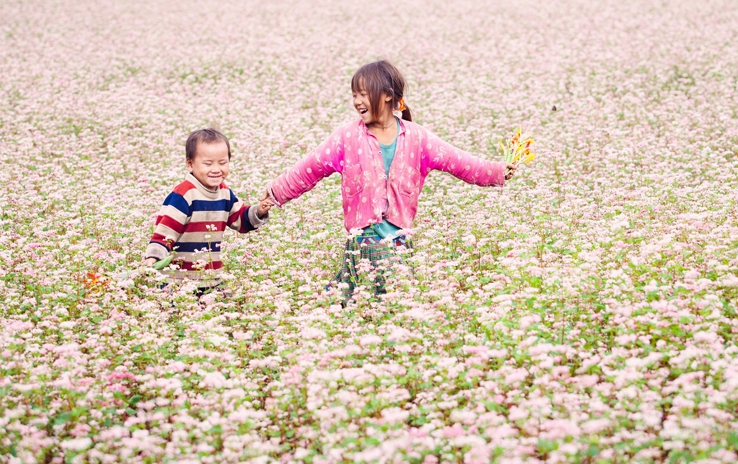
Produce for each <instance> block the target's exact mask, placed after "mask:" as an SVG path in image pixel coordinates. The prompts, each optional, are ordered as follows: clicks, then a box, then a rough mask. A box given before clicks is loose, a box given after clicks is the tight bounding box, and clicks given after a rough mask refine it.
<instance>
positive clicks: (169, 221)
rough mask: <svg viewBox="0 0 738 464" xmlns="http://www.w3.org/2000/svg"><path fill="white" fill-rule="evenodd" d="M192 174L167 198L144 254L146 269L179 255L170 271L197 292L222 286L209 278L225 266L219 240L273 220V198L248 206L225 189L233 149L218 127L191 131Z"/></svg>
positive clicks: (187, 150) (188, 153)
mask: <svg viewBox="0 0 738 464" xmlns="http://www.w3.org/2000/svg"><path fill="white" fill-rule="evenodd" d="M185 154H186V164H187V170H188V171H189V174H187V176H186V177H185V180H184V182H182V183H181V184H179V185H177V186H176V187H175V188H174V190H173V191H172V193H170V194H169V195H168V196H167V198H166V199H165V200H164V205H163V206H162V207H161V210H160V211H159V215H158V217H157V218H156V228H155V229H154V235H153V236H152V237H151V241H150V242H149V246H148V247H147V248H146V254H145V255H144V265H146V266H149V267H150V266H152V265H153V264H154V263H155V262H156V261H158V260H160V259H164V258H166V257H167V256H169V254H170V253H171V252H172V251H174V252H175V253H176V254H175V257H174V260H173V261H172V264H176V265H178V266H179V269H177V270H175V271H173V272H172V273H171V275H172V277H173V278H174V280H175V282H181V281H182V280H184V278H188V279H191V280H195V281H198V293H199V294H201V293H203V292H204V291H206V290H208V289H211V288H213V287H215V286H217V285H219V284H220V279H218V278H217V276H216V277H215V278H210V279H204V277H205V276H204V272H203V271H204V270H206V269H212V270H214V271H215V274H217V273H219V269H221V268H222V267H223V262H222V261H221V260H220V241H221V239H222V238H223V231H224V230H225V227H226V226H228V227H230V228H231V229H234V230H236V231H238V232H240V233H246V232H250V231H252V230H255V229H257V228H258V227H261V226H263V225H264V224H266V223H267V222H268V221H269V210H270V209H271V207H272V206H273V203H272V202H271V201H270V200H262V201H261V202H260V203H259V205H258V206H247V205H245V204H244V203H243V202H242V201H241V200H239V199H238V198H237V197H236V195H235V194H234V193H233V192H232V191H231V189H230V188H228V187H227V186H226V184H225V183H223V181H224V180H225V178H226V176H228V169H229V162H230V159H231V145H230V143H229V142H228V139H227V138H226V136H225V135H223V134H221V133H220V132H218V131H217V130H215V129H201V130H196V131H195V132H193V133H191V134H190V136H189V137H188V138H187V143H186V145H185Z"/></svg>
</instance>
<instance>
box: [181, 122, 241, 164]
mask: <svg viewBox="0 0 738 464" xmlns="http://www.w3.org/2000/svg"><path fill="white" fill-rule="evenodd" d="M218 141H222V142H225V144H226V147H228V159H231V143H230V142H229V141H228V137H226V136H225V135H223V134H222V133H221V132H220V131H218V130H216V129H213V128H212V127H209V128H207V129H199V130H196V131H194V132H193V133H191V134H190V136H189V137H187V143H185V156H186V158H187V159H188V160H190V161H194V159H195V153H196V152H197V146H198V145H199V144H200V143H214V142H218Z"/></svg>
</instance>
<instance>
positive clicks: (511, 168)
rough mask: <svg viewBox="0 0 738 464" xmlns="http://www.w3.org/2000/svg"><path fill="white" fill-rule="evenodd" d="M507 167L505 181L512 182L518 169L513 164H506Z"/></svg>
mask: <svg viewBox="0 0 738 464" xmlns="http://www.w3.org/2000/svg"><path fill="white" fill-rule="evenodd" d="M505 165H506V166H505V180H510V179H512V177H513V175H515V171H516V170H517V169H518V167H517V166H516V165H514V164H512V163H505Z"/></svg>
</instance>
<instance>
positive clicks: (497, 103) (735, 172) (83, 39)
mask: <svg viewBox="0 0 738 464" xmlns="http://www.w3.org/2000/svg"><path fill="white" fill-rule="evenodd" d="M0 18H2V19H0V63H2V72H0V166H2V169H0V181H2V183H3V186H4V188H3V189H0V225H1V227H0V257H2V259H1V260H0V300H1V301H2V302H1V303H0V462H8V463H13V464H16V463H18V464H20V463H42V462H46V463H84V462H90V463H114V462H130V463H139V462H140V463H152V462H172V463H181V464H184V463H195V462H206V463H240V462H250V463H267V462H283V463H288V462H306V463H316V464H320V463H334V462H335V463H338V462H367V463H369V462H377V463H401V462H409V463H456V462H463V463H467V464H472V463H487V462H495V463H506V464H512V463H579V462H581V463H585V462H591V463H594V462H598V463H607V462H613V463H614V462H618V463H622V462H642V463H650V462H654V463H655V462H672V463H676V462H700V463H705V464H707V463H727V462H736V461H738V454H736V451H735V450H736V449H738V425H737V424H738V345H737V344H736V340H737V339H738V338H737V337H738V125H736V123H735V122H736V119H737V118H738V116H737V115H736V111H737V110H736V109H737V108H738V101H737V100H736V95H737V93H736V76H738V53H736V47H735V31H736V30H738V4H737V3H736V2H733V1H728V0H706V1H701V2H694V1H690V0H668V1H663V0H658V1H656V0H638V1H636V0H623V1H620V2H581V1H574V0H560V1H555V2H542V1H541V2H536V1H518V2H512V1H508V0H493V1H488V2H480V1H476V0H459V1H453V2H444V1H440V0H429V1H420V0H409V1H404V2H356V1H351V0H350V1H346V2H317V1H312V0H306V1H302V2H287V1H283V0H276V1H271V2H238V1H231V0H225V1H218V2H214V1H206V2H194V1H191V0H183V1H176V2H175V1H161V2H144V1H139V0H134V1H132V2H101V1H95V0H80V1H71V0H58V1H54V2H41V1H38V0H30V1H23V2H21V1H6V2H0ZM381 57H386V58H388V59H390V60H391V61H393V62H394V63H395V64H396V65H397V66H398V67H399V69H401V70H402V71H403V73H404V74H405V76H406V77H407V79H408V81H409V83H410V89H409V92H408V93H407V95H406V98H405V100H406V102H407V103H408V105H409V106H410V107H411V108H412V109H413V114H414V115H415V117H416V120H417V122H419V123H420V124H422V125H423V126H425V127H426V128H428V129H430V130H432V131H433V132H435V133H436V134H437V135H439V136H440V137H442V138H443V139H444V140H447V141H448V142H450V143H452V144H454V145H456V146H458V147H460V148H463V149H465V150H469V151H471V152H473V153H475V154H477V155H478V156H482V157H485V156H493V155H494V153H495V152H494V147H495V145H496V144H497V142H498V141H499V140H500V139H502V138H506V137H509V135H510V134H511V133H512V131H513V130H514V129H515V128H516V127H518V126H522V127H523V129H524V131H525V132H526V133H529V134H531V135H533V136H535V138H536V153H537V155H538V156H537V158H536V160H535V161H534V162H533V163H532V164H531V165H529V166H524V167H522V168H521V169H519V172H518V174H516V176H515V178H514V179H513V180H511V181H509V182H508V183H507V184H506V185H505V187H504V188H502V189H481V188H477V187H473V186H468V185H465V184H463V183H461V182H460V181H458V180H456V179H454V178H452V177H450V176H447V175H443V174H440V173H435V174H431V175H430V176H429V177H428V180H427V182H426V185H425V188H424V191H423V194H422V196H421V199H420V205H419V214H418V217H417V219H416V222H415V229H414V235H413V241H414V245H415V251H414V253H413V255H412V257H411V258H409V259H408V260H407V261H406V262H405V263H404V265H402V266H400V267H399V268H398V269H397V278H395V279H394V280H392V282H391V283H390V285H389V290H388V293H387V294H386V295H383V296H381V297H380V298H374V297H373V295H372V293H371V292H370V291H368V289H367V288H366V287H364V288H362V287H360V288H359V289H358V291H357V293H356V299H355V302H354V303H352V304H351V305H349V306H347V307H343V306H341V305H340V304H339V303H340V302H339V301H338V300H337V298H336V294H335V293H336V292H335V291H330V290H326V285H328V284H329V283H330V281H331V279H332V277H333V275H334V273H335V271H336V269H337V267H338V265H339V262H340V259H341V257H342V254H343V246H344V243H345V240H346V232H345V230H344V229H343V226H342V217H341V203H340V202H341V195H340V186H339V184H340V178H339V177H338V176H333V177H331V178H328V179H326V180H325V181H324V182H322V183H321V184H319V185H318V187H316V188H315V189H314V190H313V191H311V192H310V193H308V194H306V195H305V196H303V197H301V198H300V199H297V200H295V201H293V202H292V203H290V204H288V205H287V206H286V207H284V208H283V209H281V210H273V211H272V218H271V222H270V224H269V226H268V227H265V228H264V229H263V230H260V231H259V232H257V233H252V234H247V235H236V234H234V233H230V232H229V234H228V235H227V236H226V238H225V241H224V244H223V260H224V263H225V266H226V273H225V274H224V280H225V282H226V284H225V285H226V287H227V289H228V294H227V296H224V295H209V296H206V297H203V299H202V300H200V301H197V300H196V298H195V296H194V295H193V292H192V290H193V288H192V286H191V285H190V286H188V285H185V286H171V285H170V286H168V287H166V288H163V289H162V288H161V283H162V282H161V278H160V277H158V276H157V274H155V273H153V272H143V271H135V270H136V269H137V268H138V266H139V265H140V263H141V258H142V254H143V252H144V249H145V247H146V245H147V242H148V239H149V237H150V235H151V231H152V224H153V220H154V217H153V215H155V214H156V212H157V211H158V208H159V205H160V204H161V202H162V200H163V199H164V197H165V196H166V195H167V193H168V192H169V191H170V190H171V188H172V187H173V186H174V185H176V183H178V182H179V181H181V179H182V178H183V177H184V173H185V169H184V141H185V139H186V137H187V134H188V133H189V132H190V131H192V130H194V129H198V128H202V127H207V126H211V125H215V126H217V127H219V128H220V129H221V130H222V131H223V132H224V133H225V134H226V135H227V136H228V137H229V138H230V139H231V141H232V145H233V152H234V157H233V160H232V163H233V165H232V167H231V174H230V175H229V178H228V179H227V180H226V183H228V185H229V186H230V187H232V188H233V189H234V191H235V192H236V193H237V194H238V195H240V196H241V197H242V198H244V199H245V200H246V201H249V202H251V203H254V202H256V201H257V200H258V198H259V196H260V194H261V193H262V192H263V188H264V186H265V185H266V183H267V182H268V181H269V180H270V179H272V178H274V177H275V176H276V175H278V174H279V173H280V172H282V171H283V170H284V169H286V168H287V167H289V166H291V165H292V163H294V162H295V161H296V160H298V159H299V158H300V157H302V156H303V155H304V154H305V153H306V151H307V150H309V149H311V148H312V147H314V146H315V145H316V144H317V143H319V142H320V141H322V140H324V139H325V138H326V137H327V136H328V135H329V134H330V133H331V132H332V130H334V129H335V128H336V127H338V126H339V125H340V124H342V123H345V122H347V121H350V120H352V119H353V118H356V117H357V116H356V114H355V112H354V109H353V108H352V106H351V105H350V102H349V97H350V78H351V75H352V73H353V72H354V71H355V70H356V69H357V68H358V67H359V66H360V65H362V64H364V63H366V62H369V61H373V60H375V59H377V58H381Z"/></svg>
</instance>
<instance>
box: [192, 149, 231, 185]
mask: <svg viewBox="0 0 738 464" xmlns="http://www.w3.org/2000/svg"><path fill="white" fill-rule="evenodd" d="M229 161H230V160H229V159H228V147H227V146H226V144H225V142H222V141H217V142H213V143H203V142H200V143H198V144H197V150H195V159H194V160H187V169H188V170H189V171H190V172H191V173H192V175H193V176H195V179H197V180H199V181H200V183H201V184H202V185H204V186H205V188H207V189H210V190H215V189H217V188H218V186H219V185H220V183H221V182H223V181H224V180H225V178H226V177H227V176H228V168H229Z"/></svg>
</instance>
